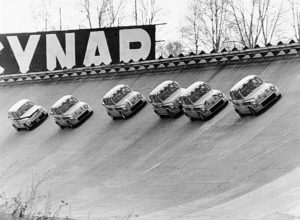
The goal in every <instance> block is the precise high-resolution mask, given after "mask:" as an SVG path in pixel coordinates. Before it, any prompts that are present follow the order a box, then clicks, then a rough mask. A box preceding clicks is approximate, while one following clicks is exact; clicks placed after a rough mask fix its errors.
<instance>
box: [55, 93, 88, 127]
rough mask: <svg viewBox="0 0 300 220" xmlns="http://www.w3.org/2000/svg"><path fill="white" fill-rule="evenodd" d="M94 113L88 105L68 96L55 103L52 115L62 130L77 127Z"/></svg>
mask: <svg viewBox="0 0 300 220" xmlns="http://www.w3.org/2000/svg"><path fill="white" fill-rule="evenodd" d="M92 113H93V110H92V108H91V107H90V106H89V105H88V104H87V103H85V102H80V101H78V99H77V98H75V97H74V96H72V95H66V96H64V97H62V98H60V99H59V100H58V101H57V102H55V103H54V105H53V106H52V107H51V113H50V114H51V115H53V117H54V120H55V123H56V124H57V125H58V126H59V127H60V128H65V127H74V126H76V125H77V124H79V123H80V122H82V121H84V120H85V119H86V118H88V117H89V116H90V115H91V114H92Z"/></svg>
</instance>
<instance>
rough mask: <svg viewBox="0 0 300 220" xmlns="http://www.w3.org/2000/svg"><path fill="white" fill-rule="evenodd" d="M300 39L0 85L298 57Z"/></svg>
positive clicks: (1, 80)
mask: <svg viewBox="0 0 300 220" xmlns="http://www.w3.org/2000/svg"><path fill="white" fill-rule="evenodd" d="M299 53H300V43H295V42H294V41H291V42H290V43H289V44H282V43H281V42H279V43H278V45H275V46H272V45H270V44H269V46H267V47H259V46H256V48H254V49H248V48H244V49H243V50H238V49H236V48H233V49H232V50H231V51H226V50H222V52H220V53H209V54H206V53H204V52H201V53H200V54H193V53H191V54H189V55H186V56H184V55H182V54H180V55H179V56H178V57H173V56H169V57H168V58H163V57H159V58H158V59H156V60H147V61H144V60H142V59H141V60H140V61H138V62H134V61H129V62H128V63H120V64H112V65H104V64H102V65H100V66H93V67H82V68H74V69H64V70H56V71H46V72H35V73H19V74H9V75H8V74H7V75H0V85H1V86H5V85H13V84H23V83H39V82H49V81H60V80H76V79H88V78H101V77H114V76H119V77H120V76H123V75H136V74H142V73H147V72H156V71H157V70H159V71H169V70H172V69H179V68H181V69H184V68H202V67H207V66H212V67H213V66H219V65H230V64H239V63H250V62H264V61H270V60H278V59H286V58H295V57H299Z"/></svg>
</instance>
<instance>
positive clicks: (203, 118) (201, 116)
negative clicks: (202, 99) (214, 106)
mask: <svg viewBox="0 0 300 220" xmlns="http://www.w3.org/2000/svg"><path fill="white" fill-rule="evenodd" d="M198 114H199V118H200V119H201V120H202V121H205V120H206V118H205V117H204V115H202V114H201V113H198Z"/></svg>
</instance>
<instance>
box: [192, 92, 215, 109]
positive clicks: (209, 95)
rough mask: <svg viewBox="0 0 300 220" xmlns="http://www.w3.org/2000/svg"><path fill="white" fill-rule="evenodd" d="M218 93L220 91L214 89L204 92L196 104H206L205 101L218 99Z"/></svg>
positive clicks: (209, 101)
mask: <svg viewBox="0 0 300 220" xmlns="http://www.w3.org/2000/svg"><path fill="white" fill-rule="evenodd" d="M218 93H220V91H218V90H215V89H212V90H210V91H209V92H208V93H206V94H204V95H203V96H202V97H201V98H200V99H199V100H198V101H197V102H195V103H194V105H204V103H205V102H208V103H212V102H213V101H215V100H217V99H218Z"/></svg>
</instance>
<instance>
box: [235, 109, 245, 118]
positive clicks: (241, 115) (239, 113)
mask: <svg viewBox="0 0 300 220" xmlns="http://www.w3.org/2000/svg"><path fill="white" fill-rule="evenodd" d="M234 111H235V112H236V113H237V114H238V115H239V116H240V117H241V118H242V117H244V116H245V115H244V114H242V113H241V112H240V111H239V110H237V109H234Z"/></svg>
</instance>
